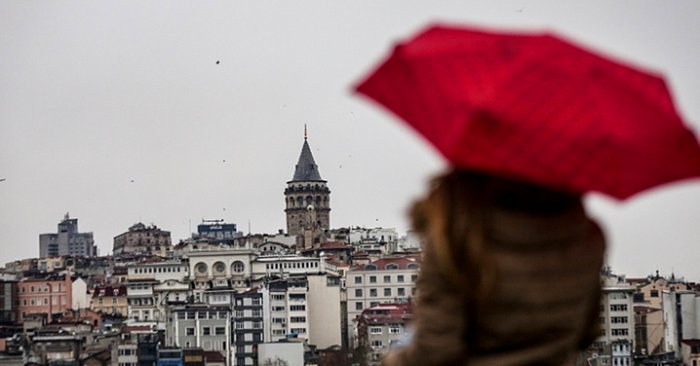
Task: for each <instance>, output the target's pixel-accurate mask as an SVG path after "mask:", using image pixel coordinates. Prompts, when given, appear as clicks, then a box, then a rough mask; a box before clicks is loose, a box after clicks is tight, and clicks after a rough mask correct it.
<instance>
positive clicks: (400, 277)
mask: <svg viewBox="0 0 700 366" xmlns="http://www.w3.org/2000/svg"><path fill="white" fill-rule="evenodd" d="M396 281H397V282H403V281H404V280H403V275H398V276H396Z"/></svg>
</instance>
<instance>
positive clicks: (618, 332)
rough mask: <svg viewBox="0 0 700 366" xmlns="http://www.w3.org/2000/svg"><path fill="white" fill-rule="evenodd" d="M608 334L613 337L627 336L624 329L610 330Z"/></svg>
mask: <svg viewBox="0 0 700 366" xmlns="http://www.w3.org/2000/svg"><path fill="white" fill-rule="evenodd" d="M610 334H612V335H614V336H626V335H629V331H628V330H627V329H626V328H622V329H611V330H610Z"/></svg>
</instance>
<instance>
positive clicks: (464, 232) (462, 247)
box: [411, 170, 581, 300]
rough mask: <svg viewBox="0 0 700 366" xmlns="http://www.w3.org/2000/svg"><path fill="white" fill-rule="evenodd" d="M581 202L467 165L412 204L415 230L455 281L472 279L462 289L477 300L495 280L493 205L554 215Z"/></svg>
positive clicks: (435, 183)
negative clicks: (490, 244)
mask: <svg viewBox="0 0 700 366" xmlns="http://www.w3.org/2000/svg"><path fill="white" fill-rule="evenodd" d="M576 204H581V197H580V196H579V195H576V194H568V193H564V192H559V191H555V190H552V189H548V188H545V187H542V186H539V185H534V184H530V183H526V182H523V181H519V180H514V179H508V178H502V177H498V176H495V175H489V174H483V173H478V172H474V171H468V170H451V171H449V172H447V173H445V174H443V175H440V176H438V177H436V178H434V179H433V181H432V183H431V188H430V190H429V192H428V194H427V196H426V197H424V198H423V199H420V200H418V201H417V202H416V203H415V204H414V205H413V208H412V209H411V218H412V225H413V228H414V230H416V231H417V232H418V233H419V234H421V235H422V236H423V238H424V239H425V240H427V241H428V242H430V248H431V250H432V251H433V252H432V253H426V255H434V256H435V257H436V258H435V262H436V263H438V265H439V266H440V271H441V272H442V273H443V275H444V277H445V278H446V279H447V280H449V281H451V282H452V283H453V284H454V285H455V286H463V284H464V282H465V281H464V279H465V278H467V279H469V281H468V283H470V284H471V285H472V286H474V288H470V289H468V290H467V291H464V292H463V293H464V294H466V295H467V296H474V299H475V300H479V299H484V298H485V296H487V295H488V290H489V288H490V287H491V284H493V283H494V281H495V280H496V279H495V278H494V276H495V274H494V271H493V268H492V267H491V265H490V263H489V257H488V248H487V247H486V246H487V245H486V244H487V243H486V241H487V237H486V236H487V235H488V234H487V232H486V231H487V227H488V220H489V216H490V215H491V210H492V209H506V210H511V211H523V212H527V213H529V214H534V215H551V214H557V213H559V212H562V211H565V210H567V209H570V208H571V206H572V205H576Z"/></svg>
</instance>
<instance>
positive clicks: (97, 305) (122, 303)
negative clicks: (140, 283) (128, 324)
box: [90, 285, 129, 317]
mask: <svg viewBox="0 0 700 366" xmlns="http://www.w3.org/2000/svg"><path fill="white" fill-rule="evenodd" d="M90 308H91V309H92V310H94V311H96V312H100V313H103V314H112V315H119V316H123V317H126V316H128V314H129V309H128V306H127V296H126V286H124V285H106V286H98V287H95V289H94V291H93V293H92V303H91V304H90Z"/></svg>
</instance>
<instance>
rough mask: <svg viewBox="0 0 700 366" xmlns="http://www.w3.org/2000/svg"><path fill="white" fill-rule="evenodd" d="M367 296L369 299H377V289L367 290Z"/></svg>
mask: <svg viewBox="0 0 700 366" xmlns="http://www.w3.org/2000/svg"><path fill="white" fill-rule="evenodd" d="M369 296H370V297H377V289H376V288H371V289H369Z"/></svg>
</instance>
